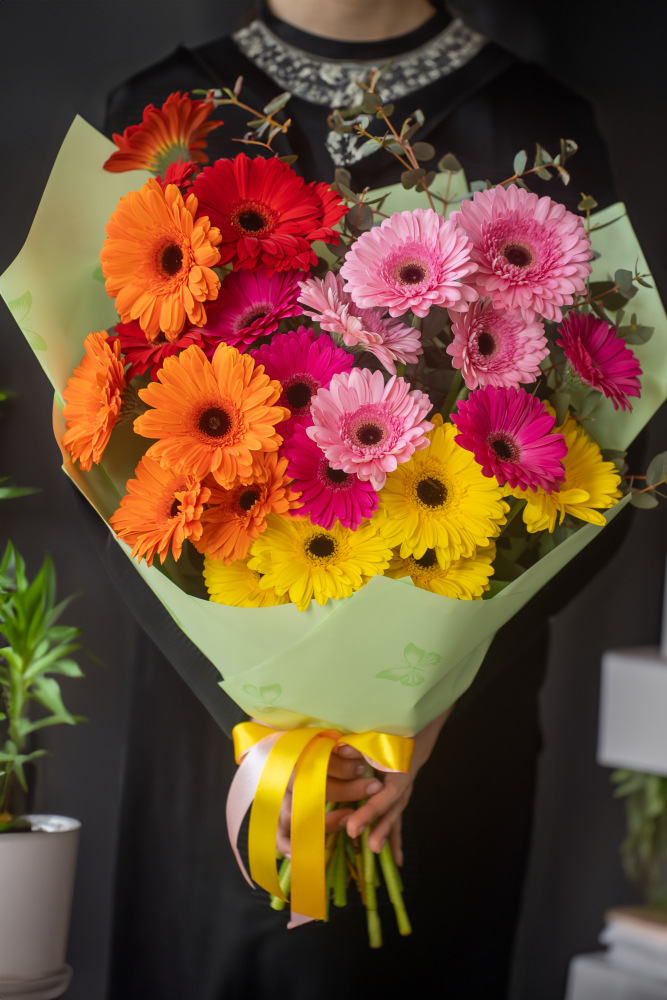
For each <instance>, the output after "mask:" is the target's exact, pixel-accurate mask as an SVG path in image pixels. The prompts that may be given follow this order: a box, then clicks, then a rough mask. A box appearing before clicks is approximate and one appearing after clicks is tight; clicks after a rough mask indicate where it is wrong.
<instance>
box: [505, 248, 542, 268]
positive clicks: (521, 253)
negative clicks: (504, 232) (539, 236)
mask: <svg viewBox="0 0 667 1000" xmlns="http://www.w3.org/2000/svg"><path fill="white" fill-rule="evenodd" d="M500 252H501V253H502V255H503V257H504V258H505V260H506V261H507V263H508V264H511V265H512V267H521V268H523V267H530V265H531V264H532V263H533V261H534V260H535V255H534V254H533V251H532V250H531V249H530V247H527V246H526V245H525V244H524V243H506V244H505V246H504V247H503V248H502V250H501V251H500Z"/></svg>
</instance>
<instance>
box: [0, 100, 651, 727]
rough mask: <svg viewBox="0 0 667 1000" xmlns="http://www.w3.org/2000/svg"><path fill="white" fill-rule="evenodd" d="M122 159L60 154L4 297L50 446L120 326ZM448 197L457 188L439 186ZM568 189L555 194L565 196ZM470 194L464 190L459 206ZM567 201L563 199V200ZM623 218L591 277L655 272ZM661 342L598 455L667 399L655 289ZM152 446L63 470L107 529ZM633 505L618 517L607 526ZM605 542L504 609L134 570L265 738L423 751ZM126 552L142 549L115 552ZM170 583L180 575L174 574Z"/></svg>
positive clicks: (73, 134)
mask: <svg viewBox="0 0 667 1000" xmlns="http://www.w3.org/2000/svg"><path fill="white" fill-rule="evenodd" d="M114 149H115V147H114V145H113V144H112V143H111V142H109V140H107V139H106V138H105V137H104V136H102V135H101V134H100V133H99V132H97V131H96V130H95V129H93V128H92V127H91V126H90V125H88V124H87V123H86V122H84V121H83V120H82V119H81V118H78V117H77V118H76V119H75V121H74V122H73V124H72V126H71V128H70V130H69V132H68V134H67V137H66V139H65V141H64V143H63V146H62V148H61V150H60V153H59V155H58V158H57V160H56V163H55V165H54V168H53V171H52V173H51V177H50V178H49V182H48V184H47V186H46V189H45V191H44V195H43V197H42V200H41V203H40V206H39V209H38V211H37V214H36V216H35V220H34V222H33V225H32V228H31V230H30V234H29V236H28V239H27V240H26V243H25V245H24V247H23V249H22V250H21V252H20V254H19V255H18V257H17V258H16V260H15V261H14V263H13V264H12V265H11V266H10V267H9V268H8V270H7V271H6V272H5V273H4V275H2V277H1V278H0V294H2V296H3V298H4V299H5V301H6V302H7V304H8V306H9V308H10V310H11V311H12V313H13V314H14V317H15V319H16V322H17V324H18V326H19V327H20V329H21V331H22V332H23V334H24V336H25V337H26V339H27V340H28V342H29V343H30V345H31V347H32V348H33V350H34V351H35V354H36V356H37V358H38V359H39V361H40V364H41V365H42V367H43V369H44V371H45V372H46V374H47V376H48V378H49V380H50V381H51V384H52V385H53V388H54V391H55V399H54V431H55V433H56V438H57V439H58V440H60V438H61V437H62V434H63V432H64V429H65V428H64V421H63V418H62V407H63V401H62V391H63V389H64V388H65V384H66V381H67V379H68V377H69V376H70V375H71V374H72V371H73V369H74V367H75V366H76V365H78V364H79V362H80V359H81V357H82V355H83V353H84V347H83V343H84V339H85V337H86V336H87V335H88V333H90V332H91V331H93V330H102V329H110V328H111V327H112V326H114V325H115V323H116V322H117V316H116V313H115V309H114V303H113V300H112V299H110V298H109V297H108V296H107V294H106V291H105V288H104V284H103V278H102V274H101V270H100V267H99V253H100V250H101V247H102V243H103V240H104V238H105V226H106V223H107V221H108V219H109V216H110V215H111V213H112V212H113V211H114V209H115V208H116V205H117V202H118V199H119V198H120V197H121V196H122V195H124V194H126V193H127V192H128V191H130V190H135V189H137V188H138V187H140V186H141V184H142V183H144V181H145V179H146V175H145V174H143V173H142V172H140V171H133V172H129V173H124V174H111V173H107V172H105V171H104V170H103V169H102V164H103V163H104V161H105V160H106V159H107V157H108V156H109V155H110V153H112V152H113V150H114ZM436 183H437V184H438V185H439V186H438V187H436V190H437V191H439V192H440V193H441V194H444V186H445V183H446V176H445V175H442V177H439V178H438V179H437V182H436ZM556 184H557V182H556V181H554V186H555V185H556ZM465 190H466V186H465V179H464V177H463V174H462V173H461V174H457V175H454V177H453V183H452V185H451V188H450V196H456V195H458V194H461V193H463V192H464V191H465ZM385 191H386V192H387V193H388V198H387V201H386V202H385V205H384V208H383V211H385V212H393V211H402V210H404V209H406V208H416V207H418V206H423V205H424V196H423V195H421V196H420V195H418V194H417V193H416V192H415V191H404V190H403V189H402V188H401V187H400V186H396V187H394V188H391V189H383V191H382V192H381V193H385ZM553 194H554V196H555V197H556V198H557V196H558V191H557V190H555V191H554V192H553ZM613 219H618V221H616V222H614V223H613V225H609V226H606V227H605V228H604V229H600V230H599V231H596V232H594V233H593V234H592V239H593V246H594V248H595V249H596V250H597V251H598V252H599V253H600V257H599V259H597V260H596V261H595V262H594V264H593V278H594V279H595V280H604V279H606V278H608V277H610V276H611V275H612V274H613V273H614V271H615V270H616V269H617V268H619V267H623V268H628V269H629V268H632V267H634V266H635V262H638V264H637V266H638V268H639V270H640V272H646V271H647V270H648V268H647V266H646V262H645V261H644V258H643V255H642V252H641V249H640V247H639V244H638V243H637V240H636V237H635V235H634V233H633V231H632V227H631V225H630V222H629V220H628V218H627V216H626V215H625V210H624V207H623V206H622V205H620V204H617V205H614V206H611V207H610V208H607V209H605V210H604V211H602V212H599V213H597V214H596V216H595V217H594V220H593V221H594V225H603V224H604V223H606V222H609V221H611V220H613ZM631 308H632V311H636V312H637V313H638V315H639V317H640V321H641V323H642V324H644V325H650V326H654V327H655V334H654V336H653V338H652V340H651V341H650V342H649V343H648V344H645V345H641V346H636V347H633V350H635V352H636V354H637V356H638V358H639V361H640V363H641V365H642V368H643V370H644V375H643V377H642V379H641V381H642V397H641V399H640V400H639V401H638V402H635V404H634V410H633V412H632V414H623V413H622V412H620V411H619V412H617V411H615V410H614V409H613V407H612V404H611V401H609V400H604V401H603V402H602V403H601V404H600V406H599V407H598V409H597V410H596V411H595V418H596V419H595V423H594V424H593V425H592V432H593V434H594V436H595V437H596V439H597V440H598V441H599V443H600V444H601V445H602V447H605V448H614V449H619V450H624V449H625V448H626V447H627V446H628V444H629V443H630V442H631V441H632V440H633V439H634V438H635V437H636V435H637V434H638V433H639V431H640V430H641V429H642V427H643V426H644V425H645V424H646V423H647V421H648V420H649V419H650V417H651V416H652V415H653V413H654V412H655V411H656V410H657V409H658V407H659V406H660V405H661V404H662V402H663V401H664V400H665V399H666V398H667V317H666V316H665V312H664V310H663V307H662V304H661V302H660V298H659V296H658V294H657V292H656V291H655V290H653V289H646V288H641V289H640V291H639V292H638V294H637V296H636V297H635V298H634V299H633V300H632V306H631ZM149 445H150V442H149V441H148V440H147V439H145V438H141V437H139V436H137V435H135V434H134V433H133V431H132V427H131V426H130V425H127V424H126V425H121V426H118V427H116V429H115V430H114V432H113V434H112V437H111V441H110V442H109V445H108V447H107V450H106V451H105V454H104V457H103V461H102V463H101V464H100V466H99V467H94V468H93V469H92V470H91V471H90V472H81V471H80V470H79V469H78V468H76V467H74V466H73V465H72V463H71V462H70V461H69V458H68V456H67V455H66V454H65V455H64V456H63V457H64V465H63V468H64V471H65V472H66V473H67V475H69V476H70V478H71V479H72V480H73V482H74V483H75V484H76V485H77V486H78V488H79V489H80V490H81V492H82V493H83V494H84V495H85V496H86V497H87V499H88V500H89V501H90V503H91V504H92V505H93V506H94V507H95V509H96V510H97V511H98V513H99V514H100V515H101V516H102V517H103V518H104V519H105V520H107V521H108V519H109V517H110V516H111V514H112V513H113V512H114V510H116V508H117V507H118V503H119V500H120V498H121V496H122V495H123V494H124V493H125V483H126V481H127V479H128V478H131V477H132V476H133V473H134V468H135V466H136V464H137V462H138V461H139V458H140V457H141V455H142V454H143V453H144V452H145V451H146V449H147V448H148V446H149ZM628 499H629V498H626V499H625V500H623V501H622V502H621V503H619V504H617V505H616V507H614V508H612V509H611V510H610V511H607V512H606V519H607V521H609V520H611V518H613V517H614V516H615V515H616V514H617V513H618V512H619V510H620V509H621V508H622V507H623V506H624V504H625V503H626V502H627V500H628ZM602 530H604V528H602V527H599V526H595V525H590V524H589V525H586V526H585V527H583V528H581V529H580V530H579V531H577V532H576V533H575V534H574V535H572V536H571V537H570V538H569V539H568V540H567V541H565V542H564V543H562V544H561V545H559V546H557V547H556V548H555V549H553V550H552V551H551V552H550V553H549V554H548V555H547V556H546V557H544V558H543V559H541V560H540V561H539V562H537V563H536V564H535V565H534V566H532V567H531V568H530V569H528V570H527V571H526V572H525V573H523V574H522V575H521V576H520V577H519V578H518V579H517V580H515V581H513V582H512V583H511V584H509V585H508V586H507V587H505V589H503V590H502V591H501V592H500V593H499V594H497V595H496V596H495V597H493V598H491V599H489V600H484V601H460V600H454V599H451V598H448V597H441V596H440V595H438V594H432V593H429V592H427V591H424V590H420V589H418V588H416V587H415V586H414V585H413V584H412V581H411V580H410V579H409V578H408V579H403V580H392V579H389V578H388V577H381V576H376V577H374V578H373V579H372V580H371V581H370V582H369V583H368V584H367V585H366V586H365V587H364V588H363V589H362V590H360V591H358V592H357V593H355V594H353V595H352V596H351V597H349V598H347V599H345V600H339V601H334V600H330V601H328V602H327V603H326V604H325V605H324V606H323V607H319V606H318V605H317V604H316V603H315V602H311V605H310V606H309V608H308V610H307V611H305V612H299V611H298V610H297V608H296V607H295V605H293V604H283V605H278V606H276V607H270V608H233V607H226V606H224V605H219V604H213V603H210V602H208V601H205V600H202V599H200V598H198V597H193V596H191V595H190V594H188V593H186V592H185V591H184V590H182V589H181V588H180V587H179V586H177V584H176V583H175V582H173V580H172V579H170V578H169V576H168V575H167V573H166V572H165V571H162V570H160V569H158V568H157V566H153V567H151V568H149V567H147V566H146V565H145V563H141V564H137V563H136V562H135V563H134V565H135V566H136V568H137V572H139V573H141V575H142V576H143V578H144V580H145V581H146V583H147V584H148V585H149V586H150V588H151V589H152V590H153V592H154V593H155V594H156V595H157V597H158V598H159V600H160V601H161V602H162V604H163V605H164V607H165V608H166V609H167V610H168V612H169V613H170V615H171V616H172V617H173V619H174V621H175V622H176V623H177V624H178V626H179V627H180V628H181V629H182V630H183V631H184V632H185V634H186V635H187V636H188V637H189V638H190V639H191V640H192V641H193V642H194V643H195V644H196V645H197V646H198V647H199V649H200V650H201V651H202V652H203V653H204V654H205V655H206V656H207V657H208V658H209V659H210V660H211V661H212V662H213V663H214V664H215V666H216V668H217V669H218V670H219V671H220V676H221V680H220V684H221V686H222V687H223V688H224V690H225V691H226V692H227V693H228V694H229V695H230V696H231V697H232V698H233V699H234V701H235V702H237V703H238V704H239V705H240V706H241V708H243V709H244V711H246V712H247V713H248V714H249V715H251V716H254V717H255V718H257V719H258V720H259V721H262V722H265V723H266V724H268V725H272V726H276V727H280V728H286V729H291V728H296V727H300V726H307V725H320V724H326V725H327V726H330V727H334V728H336V729H339V730H341V731H348V732H349V731H353V732H363V731H367V730H374V731H377V732H385V733H393V734H397V735H403V736H411V735H414V734H415V733H417V732H419V731H420V730H421V729H423V728H424V726H426V725H427V724H428V723H429V722H430V721H431V720H432V719H434V718H435V717H436V716H437V715H439V714H440V713H441V712H443V711H444V710H445V709H446V708H448V707H449V706H450V705H451V704H452V703H453V702H454V701H456V699H457V698H458V697H460V695H461V694H462V693H463V692H464V691H465V690H466V688H467V687H469V685H470V684H471V683H472V681H473V679H474V677H475V674H476V672H477V670H478V669H479V667H480V665H481V663H482V660H483V659H484V655H485V653H486V651H487V649H488V647H489V645H490V643H491V641H492V639H493V636H494V635H495V633H496V632H497V630H498V629H499V628H500V627H501V626H502V625H503V624H504V623H505V622H507V621H508V620H509V619H510V618H511V617H512V616H513V615H515V614H516V612H517V611H519V609H520V608H521V607H523V605H524V604H526V602H527V601H529V600H530V598H531V597H533V596H534V595H535V594H536V593H537V592H538V591H539V590H540V588H541V587H543V586H544V585H545V584H546V583H547V582H548V581H549V580H550V579H551V578H552V577H553V576H555V575H556V573H558V571H559V570H560V569H562V567H563V566H565V565H566V564H567V563H568V562H569V561H570V559H572V558H574V556H576V555H577V554H578V553H579V552H580V551H581V550H582V549H583V548H585V546H586V545H588V543H589V542H590V541H591V540H592V539H593V538H594V537H595V536H596V535H597V534H598V532H599V531H602ZM118 544H119V545H121V547H122V548H123V550H124V551H125V552H126V553H127V555H128V558H129V554H130V549H129V547H128V546H127V545H125V544H124V543H122V542H118ZM167 572H169V570H167Z"/></svg>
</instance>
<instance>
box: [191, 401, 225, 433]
mask: <svg viewBox="0 0 667 1000" xmlns="http://www.w3.org/2000/svg"><path fill="white" fill-rule="evenodd" d="M198 426H199V430H200V431H201V432H202V434H207V435H208V437H213V438H220V437H224V436H225V434H226V433H227V431H228V430H229V429H230V427H231V426H232V422H231V420H230V418H229V414H228V413H225V411H224V410H221V409H220V407H219V406H212V407H211V409H210V410H204V412H203V413H202V415H201V417H200V418H199V425H198Z"/></svg>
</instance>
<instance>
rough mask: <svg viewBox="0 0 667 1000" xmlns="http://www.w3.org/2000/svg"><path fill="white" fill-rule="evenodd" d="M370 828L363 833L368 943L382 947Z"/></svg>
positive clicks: (362, 848) (375, 946)
mask: <svg viewBox="0 0 667 1000" xmlns="http://www.w3.org/2000/svg"><path fill="white" fill-rule="evenodd" d="M369 835H370V830H369V829H368V828H367V829H366V830H364V832H363V833H362V835H361V852H362V855H363V860H364V888H365V890H366V922H367V924H368V943H369V944H370V946H371V948H381V947H382V927H381V926H380V915H379V914H378V903H377V895H376V893H375V855H374V854H373V852H372V851H371V849H370V847H369V844H368V837H369Z"/></svg>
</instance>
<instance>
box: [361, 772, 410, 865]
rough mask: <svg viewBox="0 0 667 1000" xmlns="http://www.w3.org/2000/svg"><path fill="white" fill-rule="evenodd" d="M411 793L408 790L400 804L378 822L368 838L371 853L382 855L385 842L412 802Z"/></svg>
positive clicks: (402, 796) (389, 810) (400, 799)
mask: <svg viewBox="0 0 667 1000" xmlns="http://www.w3.org/2000/svg"><path fill="white" fill-rule="evenodd" d="M411 791H412V789H411V788H410V789H408V790H406V791H405V792H404V793H403V795H401V797H400V798H399V800H398V802H396V803H395V804H394V805H393V806H392V807H391V808H390V809H388V810H387V812H386V813H385V814H384V815H383V816H381V817H380V819H379V820H378V821H377V823H376V824H375V826H374V827H373V829H372V830H371V834H370V836H369V838H368V846H369V847H370V849H371V851H375V853H376V854H379V853H380V851H381V850H382V846H383V844H384V842H385V840H386V839H387V837H388V836H389V835H390V833H391V831H392V829H393V827H394V824H395V823H397V822H398V821H399V820H400V818H401V816H402V815H403V810H404V809H405V807H406V806H407V804H408V802H409V801H410V793H411Z"/></svg>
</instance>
